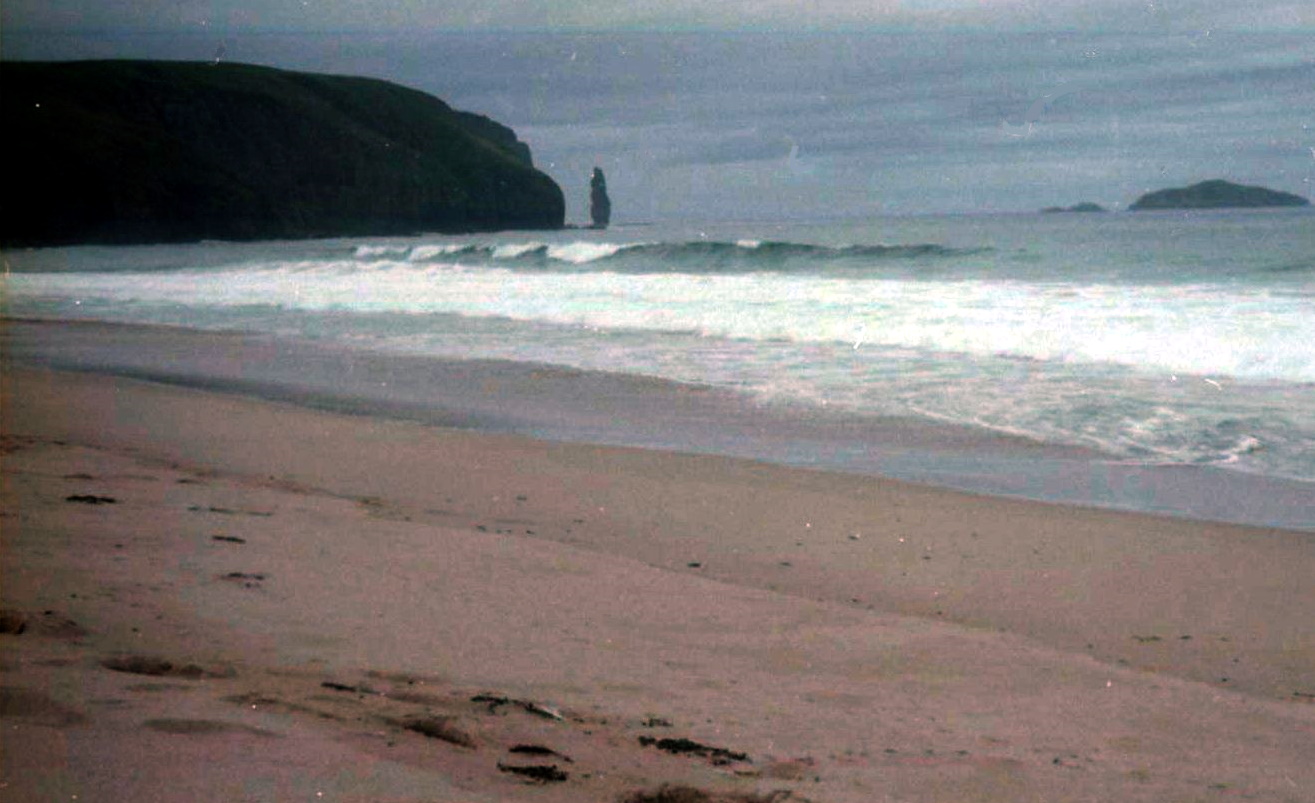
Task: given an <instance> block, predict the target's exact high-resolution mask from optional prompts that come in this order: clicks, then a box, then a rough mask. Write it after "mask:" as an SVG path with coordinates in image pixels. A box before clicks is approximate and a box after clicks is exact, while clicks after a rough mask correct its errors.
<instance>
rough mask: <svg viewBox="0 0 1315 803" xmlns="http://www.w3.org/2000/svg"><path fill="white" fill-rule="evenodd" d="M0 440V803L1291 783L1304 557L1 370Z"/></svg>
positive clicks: (724, 461)
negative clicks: (666, 787)
mask: <svg viewBox="0 0 1315 803" xmlns="http://www.w3.org/2000/svg"><path fill="white" fill-rule="evenodd" d="M3 432H4V452H3V456H2V459H3V472H4V473H3V479H4V485H3V496H4V502H3V510H4V518H3V519H0V529H2V530H3V561H2V562H0V589H2V592H0V597H2V602H3V608H4V609H5V611H6V612H7V613H6V615H5V616H4V617H3V627H0V630H4V631H6V632H5V633H4V634H0V650H2V651H0V661H3V663H2V664H0V669H2V671H0V717H3V726H4V734H5V736H4V741H3V758H2V762H3V763H2V764H0V771H2V772H3V777H2V778H0V784H3V785H4V786H3V790H4V795H3V796H4V797H5V798H6V799H14V800H28V799H31V800H67V799H70V797H71V796H72V795H77V796H78V797H79V799H150V800H166V801H167V800H179V801H183V800H187V801H191V800H216V801H218V800H234V799H251V800H287V799H324V800H360V801H365V800H390V801H422V800H450V801H499V800H531V799H532V800H544V801H581V800H598V801H614V800H622V799H625V798H626V797H627V796H631V795H635V794H637V793H640V792H643V791H644V790H649V791H652V790H656V789H658V788H659V787H660V786H661V785H663V784H678V785H684V786H689V787H691V788H695V789H700V790H705V791H707V792H708V793H709V794H714V793H715V794H716V795H738V796H739V797H738V798H735V797H724V798H722V799H727V800H730V799H740V800H745V799H752V796H753V795H758V796H760V799H785V798H783V797H781V796H780V795H777V796H776V797H775V798H772V797H771V795H772V793H775V792H778V791H779V792H782V793H784V792H787V791H788V792H789V793H790V794H791V795H792V796H793V797H791V798H789V799H807V800H812V801H815V802H816V803H826V802H827V801H833V802H838V801H855V802H856V803H857V802H858V801H879V800H891V801H950V800H954V801H964V800H988V801H1019V800H1037V801H1042V800H1044V801H1053V800H1092V801H1097V800H1101V801H1103V800H1130V801H1138V800H1144V801H1163V800H1209V799H1214V798H1216V797H1221V796H1222V797H1240V798H1246V799H1253V800H1264V801H1298V800H1305V799H1309V794H1310V792H1309V790H1311V789H1315V767H1312V765H1311V763H1310V761H1309V756H1310V755H1311V754H1312V753H1315V616H1312V615H1311V613H1312V611H1315V584H1313V583H1311V582H1310V578H1311V577H1315V541H1312V539H1311V536H1310V534H1309V533H1301V532H1294V531H1288V530H1281V529H1264V528H1252V527H1244V526H1235V525H1225V524H1210V523H1201V522H1193V521H1189V520H1184V519H1171V518H1160V517H1154V516H1146V515H1139V514H1130V513H1118V512H1112V511H1101V510H1091V509H1083V508H1075V507H1066V506H1062V505H1050V504H1042V503H1036V502H1024V501H1018V500H1009V499H999V498H990V497H983V496H974V495H970V494H965V493H959V492H954V491H946V490H940V489H932V488H927V487H922V486H917V485H911V484H906V483H902V482H898V481H894V480H882V479H874V478H871V477H863V476H857V475H851V474H834V473H827V472H822V471H811V470H805V469H798V468H786V467H781V466H775V465H769V464H765V463H756V462H751V461H745V460H737V459H732V458H726V457H715V456H709V455H691V454H680V453H673V452H663V451H655V450H641V449H630V448H619V447H600V446H586V445H580V444H569V443H557V442H550V441H543V440H534V439H529V438H525V437H520V436H515V435H509V434H495V433H477V432H470V431H459V430H454V429H444V428H441V427H437V426H433V425H428V424H421V423H416V422H406V421H397V420H388V419H384V418H380V417H374V416H366V415H346V414H341V413H334V412H327V411H323V410H312V409H307V408H306V407H303V406H295V405H292V404H286V403H278V402H271V401H266V400H257V399H252V398H246V397H240V396H235V395H232V394H220V393H212V392H208V391H203V390H196V389H185V388H177V387H168V386H163V385H158V384H152V383H148V382H141V381H136V380H132V379H126V378H121V377H118V378H116V377H107V376H99V375H88V374H70V373H62V372H57V371H49V370H40V369H31V368H23V367H16V366H9V367H7V370H6V372H5V379H4V387H3ZM691 794H692V793H691ZM635 799H642V798H635ZM689 799H692V800H697V799H700V798H699V797H698V796H697V795H693V796H691V797H690V798H689ZM711 799H717V798H715V797H714V798H711Z"/></svg>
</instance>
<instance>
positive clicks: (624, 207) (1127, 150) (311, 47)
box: [0, 0, 1315, 221]
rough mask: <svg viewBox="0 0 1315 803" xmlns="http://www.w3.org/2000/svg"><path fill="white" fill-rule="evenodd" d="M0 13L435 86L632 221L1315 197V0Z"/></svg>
mask: <svg viewBox="0 0 1315 803" xmlns="http://www.w3.org/2000/svg"><path fill="white" fill-rule="evenodd" d="M0 14H2V15H3V24H2V25H0V56H3V57H4V58H11V59H13V58H19V59H80V58H160V59H185V60H209V59H212V58H217V57H218V56H219V55H220V54H223V57H224V58H225V59H226V60H229V61H240V62H250V63H255V64H266V65H270V66H275V67H282V68H286V69H295V70H306V71H311V72H325V73H337V74H351V75H366V76H372V77H377V78H383V79H386V80H391V81H396V82H398V83H401V84H404V85H407V86H411V87H415V88H417V89H421V90H423V91H426V92H430V93H432V94H434V95H437V96H438V97H441V98H443V99H445V100H447V101H448V102H450V103H451V104H452V105H454V106H456V107H457V108H461V109H467V110H470V111H474V112H478V113H481V114H487V115H489V116H491V117H493V118H494V119H497V120H499V121H500V122H503V123H506V124H508V125H510V126H512V127H513V128H514V129H515V130H516V132H517V134H518V135H519V136H520V137H521V138H522V139H523V140H524V141H526V142H527V143H528V144H529V145H530V146H531V148H532V149H533V152H534V157H535V163H536V164H537V165H538V166H539V167H540V168H542V169H544V170H545V171H546V172H547V173H548V174H549V175H551V176H552V177H553V178H554V179H555V180H557V181H558V182H559V183H560V184H561V185H562V187H563V189H564V190H565V191H566V194H567V199H568V211H569V213H570V216H571V219H573V220H581V219H582V218H583V215H584V211H583V205H584V204H585V202H586V200H587V197H588V177H589V175H590V173H591V172H592V169H593V168H594V167H595V166H602V167H604V168H605V169H606V171H607V175H608V184H609V187H610V188H611V189H612V190H613V198H614V201H615V202H616V205H615V209H616V210H617V219H618V220H622V221H625V220H629V221H635V220H657V219H671V218H682V217H690V216H700V217H702V216H707V215H711V214H716V215H718V216H720V217H721V218H723V219H749V218H753V219H787V218H789V219H800V218H808V217H826V216H834V215H841V214H845V215H861V214H902V213H922V212H947V211H948V212H959V211H1025V210H1035V209H1037V208H1040V207H1042V206H1050V205H1067V204H1071V203H1074V202H1077V201H1084V200H1092V201H1097V202H1100V203H1102V204H1105V205H1107V206H1110V207H1114V208H1118V207H1121V206H1123V205H1126V204H1127V203H1130V202H1131V201H1132V200H1134V199H1135V198H1136V197H1137V195H1138V194H1139V193H1141V192H1145V191H1147V190H1149V189H1156V188H1160V187H1164V186H1180V185H1183V184H1186V183H1189V182H1192V181H1198V180H1202V179H1206V178H1216V177H1226V178H1230V179H1233V180H1236V181H1241V182H1243V183H1256V184H1263V185H1266V186H1270V187H1274V188H1276V189H1283V190H1287V191H1290V192H1297V193H1300V194H1302V195H1305V196H1307V197H1315V0H1256V1H1255V2H1252V3H1250V4H1249V5H1242V3H1241V2H1239V0H813V2H808V3H804V2H800V0H723V1H722V2H720V3H710V2H707V0H698V1H697V2H695V0H629V2H621V3H617V2H615V0H392V1H391V2H371V1H370V0H350V2H349V1H346V0H332V1H331V2H330V1H327V0H263V2H258V1H257V0H0ZM508 29H512V30H514V31H521V30H530V31H537V32H543V33H541V34H539V35H533V36H526V35H523V34H521V33H508V32H507V30H508ZM585 29H587V30H591V31H596V32H601V33H583V32H581V31H582V30H585ZM816 30H821V31H826V33H823V34H819V35H813V34H802V35H793V34H792V32H798V31H816ZM883 30H885V31H886V32H882V31H883ZM891 30H893V31H894V32H889V31H891ZM648 31H658V32H659V33H658V34H657V35H653V34H649V33H647V32H648ZM710 31H711V32H710ZM716 31H728V32H729V33H717V32H716ZM741 31H750V33H740V32H741ZM837 31H839V32H841V33H835V32H837ZM845 31H851V32H850V33H844V32H845ZM1057 31H1059V32H1060V33H1054V32H1057ZM778 32H779V33H778Z"/></svg>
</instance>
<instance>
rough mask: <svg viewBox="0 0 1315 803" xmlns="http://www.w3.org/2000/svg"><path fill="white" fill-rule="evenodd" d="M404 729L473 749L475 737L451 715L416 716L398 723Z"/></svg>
mask: <svg viewBox="0 0 1315 803" xmlns="http://www.w3.org/2000/svg"><path fill="white" fill-rule="evenodd" d="M398 724H399V725H400V726H401V727H402V728H403V729H404V730H409V731H411V732H412V733H418V734H420V735H421V736H427V737H429V738H430V739H438V740H439V741H442V742H447V743H448V744H454V745H456V746H457V747H466V748H469V749H471V750H473V749H475V738H474V737H473V736H471V735H470V734H469V733H466V732H465V731H464V730H462V729H461V728H459V727H457V725H456V724H455V723H454V722H453V718H452V717H417V718H415V719H407V720H403V721H402V722H400V723H398Z"/></svg>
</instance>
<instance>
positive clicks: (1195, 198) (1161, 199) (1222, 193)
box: [1128, 179, 1310, 211]
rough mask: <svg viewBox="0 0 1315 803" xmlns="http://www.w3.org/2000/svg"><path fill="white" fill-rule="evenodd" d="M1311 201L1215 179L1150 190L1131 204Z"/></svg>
mask: <svg viewBox="0 0 1315 803" xmlns="http://www.w3.org/2000/svg"><path fill="white" fill-rule="evenodd" d="M1309 205H1310V201H1308V200H1306V199H1305V198H1302V197H1301V196H1300V195H1293V194H1292V193H1290V192H1279V191H1277V190H1270V189H1266V188H1264V187H1247V186H1243V185H1241V184H1234V183H1232V182H1230V181H1223V180H1221V179H1215V180H1214V181H1202V182H1201V183H1199V184H1193V185H1192V186H1190V187H1175V188H1173V189H1168V190H1158V191H1156V192H1148V193H1146V194H1145V195H1143V196H1142V197H1140V198H1138V199H1137V201H1136V202H1135V203H1134V204H1133V205H1132V206H1130V207H1128V208H1129V209H1132V210H1134V211H1140V210H1144V209H1235V208H1250V207H1266V206H1309Z"/></svg>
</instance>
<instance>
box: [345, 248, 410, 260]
mask: <svg viewBox="0 0 1315 803" xmlns="http://www.w3.org/2000/svg"><path fill="white" fill-rule="evenodd" d="M408 250H410V246H405V245H358V246H356V251H355V254H356V258H357V259H374V258H376V257H382V256H393V255H398V256H400V255H402V254H405V253H406V252H407V251H408Z"/></svg>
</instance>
